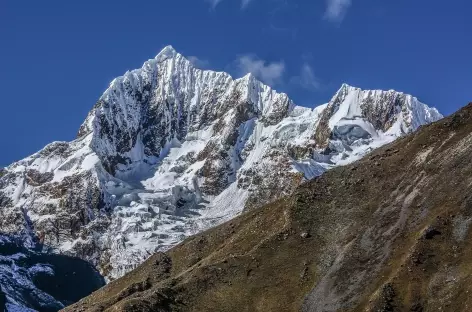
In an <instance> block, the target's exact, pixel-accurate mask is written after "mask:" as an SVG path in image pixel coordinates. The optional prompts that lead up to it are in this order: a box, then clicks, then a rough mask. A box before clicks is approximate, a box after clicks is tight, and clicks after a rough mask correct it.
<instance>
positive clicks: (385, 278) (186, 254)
mask: <svg viewBox="0 0 472 312" xmlns="http://www.w3.org/2000/svg"><path fill="white" fill-rule="evenodd" d="M471 115H472V105H469V106H468V107H466V108H464V109H462V110H461V111H459V112H458V113H456V114H455V115H453V116H451V117H448V118H446V119H444V120H442V121H440V122H438V123H435V124H433V125H429V126H425V127H422V128H421V129H420V130H419V131H418V132H417V133H415V134H413V135H410V136H408V137H405V138H402V139H400V140H397V141H396V142H394V143H393V144H391V145H389V146H386V147H384V148H381V149H379V150H377V151H375V152H373V153H372V154H370V155H369V156H367V157H366V158H365V159H363V160H361V161H359V162H356V163H354V164H352V165H349V166H346V167H339V168H336V169H333V170H331V171H329V172H327V173H326V174H324V175H323V176H322V177H320V178H318V179H315V180H313V181H310V182H308V183H305V184H303V185H302V186H301V187H299V189H298V190H297V191H296V192H295V194H293V195H292V196H290V197H288V198H285V199H282V200H280V201H278V202H275V203H272V204H270V205H267V206H265V207H263V208H261V209H258V210H255V211H252V212H249V213H246V214H243V215H242V216H240V217H238V218H236V219H234V220H232V221H231V222H228V223H226V224H223V225H221V226H219V227H217V228H214V229H211V230H209V231H207V232H204V233H202V234H199V235H196V236H194V237H191V238H189V239H187V240H186V241H184V242H183V243H182V244H180V245H179V246H177V247H175V248H173V249H172V250H170V251H169V252H167V253H165V254H156V255H154V256H152V257H151V258H150V259H149V260H147V261H146V262H145V263H144V264H143V265H141V266H140V267H139V268H137V269H136V270H134V271H133V272H131V273H129V274H128V275H126V276H125V277H123V278H121V279H119V280H117V281H114V282H112V283H110V284H109V285H107V286H106V287H104V288H103V289H101V290H99V291H97V292H95V293H94V294H92V295H91V296H89V297H87V298H85V299H83V300H82V301H80V302H79V303H77V304H76V305H74V306H72V307H69V308H68V309H66V310H67V311H300V310H302V311H431V310H435V311H436V310H438V309H440V308H442V310H443V311H469V310H472V297H471V296H469V292H470V294H472V278H471V273H472V260H470V259H472V258H471V256H472V244H471V243H469V242H471V239H472V237H470V236H471V234H470V233H469V231H468V222H469V221H468V220H469V219H470V220H472V194H470V190H471V183H472V163H471V158H472V156H471V155H472V117H471Z"/></svg>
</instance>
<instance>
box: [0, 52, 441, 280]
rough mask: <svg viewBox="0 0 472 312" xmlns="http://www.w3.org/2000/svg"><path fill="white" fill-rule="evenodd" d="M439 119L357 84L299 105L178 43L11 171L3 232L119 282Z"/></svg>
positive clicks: (1, 212)
mask: <svg viewBox="0 0 472 312" xmlns="http://www.w3.org/2000/svg"><path fill="white" fill-rule="evenodd" d="M441 117H442V116H441V114H440V113H439V112H438V111H437V110H436V109H434V108H429V107H428V106H426V105H424V104H422V103H420V102H419V101H418V100H417V99H416V98H414V97H412V96H410V95H406V94H403V93H399V92H395V91H363V90H360V89H358V88H354V87H351V86H348V85H342V86H341V88H340V89H339V91H338V92H337V93H336V94H335V96H334V97H333V98H332V99H331V101H330V102H329V103H327V104H324V105H321V106H319V107H316V108H315V109H309V108H304V107H299V106H295V105H294V103H293V102H292V101H291V100H290V99H289V98H288V96H287V95H286V94H283V93H278V92H276V91H275V90H273V89H271V88H270V87H268V86H266V85H264V84H262V83H261V82H259V81H258V80H257V79H255V78H254V76H252V75H250V74H249V75H247V76H245V77H243V78H240V79H236V80H235V79H233V78H232V77H231V76H230V75H228V74H226V73H222V72H214V71H203V70H200V69H197V68H195V67H194V66H193V65H192V64H191V63H190V62H189V61H188V60H187V59H186V58H185V57H183V56H182V55H180V54H179V53H177V52H176V51H175V50H174V49H173V48H172V47H166V48H165V49H164V50H163V51H161V52H160V53H159V54H158V55H157V56H156V58H154V59H152V60H149V61H147V62H146V63H144V65H143V67H142V68H141V69H138V70H134V71H131V72H127V73H126V74H125V75H124V76H122V77H119V78H116V79H115V80H113V82H112V83H111V84H110V86H109V88H108V89H107V90H106V91H105V93H104V94H103V95H102V96H101V97H100V99H99V100H98V102H97V104H96V105H95V107H94V108H93V109H92V110H91V112H90V113H89V115H88V116H87V118H86V120H85V122H84V123H83V124H82V126H81V127H80V130H79V133H78V137H77V139H76V140H74V141H72V142H55V143H52V144H50V145H48V146H46V147H45V148H44V149H43V150H41V151H40V152H38V153H36V154H34V155H32V156H30V157H28V158H25V159H24V160H21V161H19V162H17V163H14V164H12V165H10V166H9V167H7V168H5V169H4V170H3V171H0V207H1V209H0V230H2V231H8V232H18V231H20V230H22V229H25V228H26V230H27V231H28V232H29V233H30V235H36V236H38V237H39V238H40V239H41V240H43V241H44V243H45V244H47V245H49V246H51V247H54V248H55V249H56V251H57V252H62V253H68V254H72V255H76V256H79V257H81V258H83V259H86V260H89V261H91V262H92V263H94V264H95V265H97V267H98V268H99V269H100V270H101V272H102V273H103V274H105V275H106V276H107V277H108V278H110V279H113V278H116V277H119V276H121V275H123V274H124V273H125V272H127V271H129V270H131V269H132V268H134V267H135V266H136V265H137V264H139V263H140V262H142V261H143V260H144V259H145V258H147V257H148V256H149V255H150V254H152V253H154V252H155V251H156V250H165V249H168V248H170V247H171V246H174V245H175V244H177V243H179V242H180V241H182V240H183V239H184V238H185V237H187V236H188V235H191V234H194V233H196V232H199V231H202V230H204V229H206V228H208V227H211V226H214V225H216V224H219V223H221V222H224V221H226V220H228V219H230V218H232V217H234V216H235V215H237V214H239V213H241V212H242V211H243V209H245V208H246V209H251V208H254V207H257V206H260V205H261V204H264V203H267V202H269V201H272V200H274V199H277V198H279V197H280V196H283V195H286V194H289V193H290V192H292V190H293V189H294V188H295V187H296V186H297V185H299V184H300V183H301V182H302V181H304V180H305V179H311V178H313V177H316V176H318V175H320V174H321V173H323V172H324V171H325V170H327V169H329V168H331V167H333V166H336V165H341V164H346V163H349V162H351V161H353V160H355V159H358V158H359V157H362V156H363V155H365V154H366V153H368V152H369V151H371V150H372V149H373V148H376V147H378V146H381V145H383V144H385V143H388V142H390V141H392V140H394V139H395V138H397V137H399V136H401V135H404V134H406V133H409V132H411V131H414V130H416V128H418V127H419V126H420V125H422V124H426V123H429V122H432V121H435V120H437V119H439V118H441Z"/></svg>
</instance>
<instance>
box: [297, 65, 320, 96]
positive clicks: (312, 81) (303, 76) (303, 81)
mask: <svg viewBox="0 0 472 312" xmlns="http://www.w3.org/2000/svg"><path fill="white" fill-rule="evenodd" d="M290 82H291V83H292V84H296V85H299V86H301V87H302V88H304V89H307V90H311V91H316V90H319V89H320V87H321V83H320V80H319V79H318V78H317V77H316V76H315V73H314V71H313V68H311V66H310V65H309V64H308V63H304V64H303V66H302V68H301V70H300V75H299V76H295V77H292V78H291V79H290Z"/></svg>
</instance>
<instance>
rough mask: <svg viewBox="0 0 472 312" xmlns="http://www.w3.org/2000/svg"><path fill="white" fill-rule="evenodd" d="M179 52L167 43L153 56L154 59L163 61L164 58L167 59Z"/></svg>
mask: <svg viewBox="0 0 472 312" xmlns="http://www.w3.org/2000/svg"><path fill="white" fill-rule="evenodd" d="M178 54H179V53H177V51H176V50H175V49H174V47H173V46H171V45H168V46H166V47H164V48H163V49H162V50H161V52H159V53H158V54H157V56H156V57H155V59H156V60H157V61H164V60H166V59H169V58H173V57H175V56H176V55H178Z"/></svg>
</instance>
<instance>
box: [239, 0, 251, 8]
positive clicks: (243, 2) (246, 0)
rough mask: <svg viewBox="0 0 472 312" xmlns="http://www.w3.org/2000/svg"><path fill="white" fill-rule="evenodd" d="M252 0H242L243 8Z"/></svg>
mask: <svg viewBox="0 0 472 312" xmlns="http://www.w3.org/2000/svg"><path fill="white" fill-rule="evenodd" d="M251 1H252V0H242V1H241V8H243V9H245V8H246V7H247V6H248V5H249V3H250V2H251Z"/></svg>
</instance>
